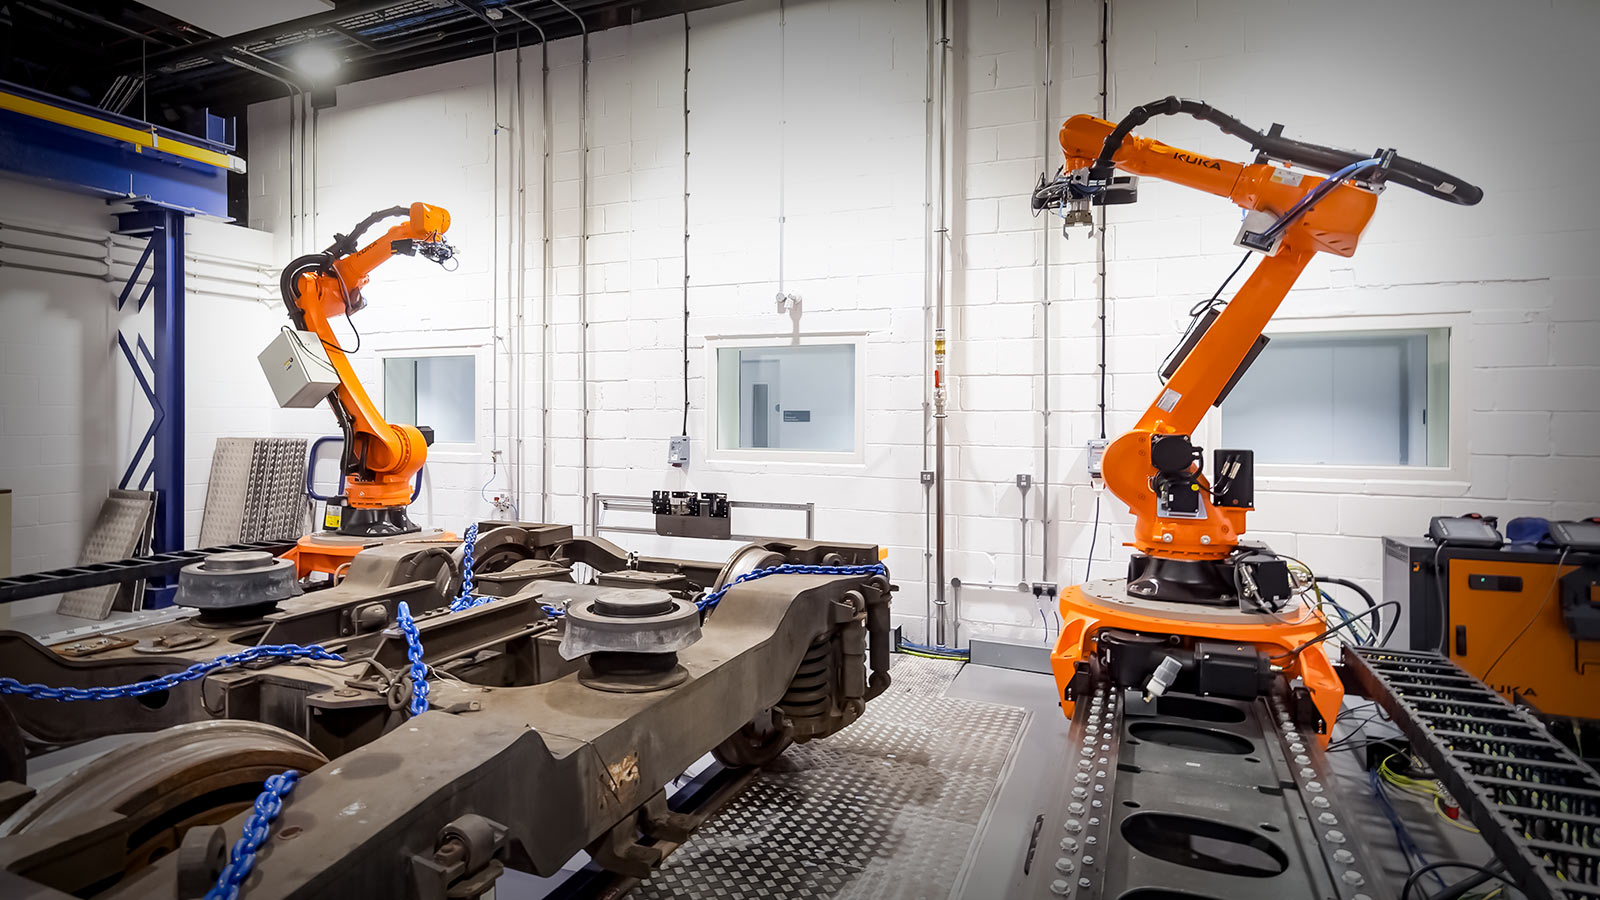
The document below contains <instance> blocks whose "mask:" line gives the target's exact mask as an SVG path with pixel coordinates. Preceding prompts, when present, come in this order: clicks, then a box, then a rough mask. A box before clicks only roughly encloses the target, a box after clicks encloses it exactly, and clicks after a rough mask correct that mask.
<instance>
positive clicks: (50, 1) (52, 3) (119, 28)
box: [29, 0, 171, 46]
mask: <svg viewBox="0 0 1600 900" xmlns="http://www.w3.org/2000/svg"><path fill="white" fill-rule="evenodd" d="M29 2H31V3H42V4H44V5H45V6H48V7H50V8H51V9H54V10H59V11H60V12H64V13H70V14H72V15H74V16H77V17H78V18H80V19H85V20H87V21H90V22H93V23H95V24H96V25H100V26H103V27H105V28H109V29H111V30H112V31H116V32H119V33H121V34H124V35H127V36H128V37H131V38H133V39H134V40H137V41H142V42H144V43H146V44H160V45H162V46H171V45H170V44H168V43H167V42H166V41H158V40H156V39H155V38H153V37H150V36H149V35H147V34H144V33H142V32H139V31H136V30H134V29H132V28H129V27H127V26H126V25H122V24H119V23H117V22H113V21H111V20H110V19H107V18H105V17H104V16H98V15H95V14H94V13H92V12H88V11H85V10H81V9H77V8H75V7H73V6H70V5H68V4H66V3H62V2H60V0H29Z"/></svg>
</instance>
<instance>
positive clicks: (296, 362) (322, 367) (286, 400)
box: [256, 328, 339, 409]
mask: <svg viewBox="0 0 1600 900" xmlns="http://www.w3.org/2000/svg"><path fill="white" fill-rule="evenodd" d="M256 359H257V360H258V361H260V363H261V371H263V372H265V373H266V375H267V383H268V384H270V385H272V393H273V395H274V396H276V397H277V398H278V405H279V406H281V407H283V408H284V409H310V408H312V407H314V406H316V405H317V404H319V403H321V402H322V401H323V399H324V398H326V397H327V396H328V394H329V392H331V391H332V390H333V389H334V388H336V387H338V386H339V373H338V372H336V371H334V368H333V363H331V362H329V361H328V353H327V351H326V350H323V349H322V340H321V339H320V338H318V337H317V336H316V335H315V334H312V333H311V332H309V331H290V330H289V329H287V328H285V329H283V330H282V331H279V332H278V336H277V337H276V338H273V340H272V343H270V344H268V345H267V349H265V350H263V351H261V355H260V356H258V357H256Z"/></svg>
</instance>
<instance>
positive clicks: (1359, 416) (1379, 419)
mask: <svg viewBox="0 0 1600 900" xmlns="http://www.w3.org/2000/svg"><path fill="white" fill-rule="evenodd" d="M1449 338H1450V330H1449V329H1448V328H1431V329H1423V330H1411V331H1356V332H1321V333H1311V334H1280V335H1274V336H1272V342H1271V343H1269V344H1268V345H1267V347H1266V349H1265V350H1263V351H1262V352H1261V355H1260V356H1259V357H1258V358H1257V359H1256V361H1255V363H1254V365H1252V366H1251V367H1250V370H1249V371H1248V372H1246V373H1245V375H1244V377H1243V378H1241V379H1239V383H1238V384H1237V385H1235V386H1234V389H1233V392H1232V393H1231V394H1229V395H1228V398H1227V399H1226V400H1225V401H1224V402H1223V405H1222V442H1223V444H1224V445H1226V446H1228V447H1236V448H1241V449H1249V450H1254V451H1255V453H1256V461H1257V462H1258V463H1261V464H1264V465H1272V464H1291V465H1306V464H1311V465H1317V464H1321V465H1336V466H1447V465H1449V460H1450V449H1449V433H1450V427H1449V409H1450V403H1449V343H1450V341H1449Z"/></svg>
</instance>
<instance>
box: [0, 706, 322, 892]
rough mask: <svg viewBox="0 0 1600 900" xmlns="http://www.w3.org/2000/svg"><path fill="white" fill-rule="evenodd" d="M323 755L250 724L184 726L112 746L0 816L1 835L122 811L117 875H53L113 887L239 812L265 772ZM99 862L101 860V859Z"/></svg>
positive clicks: (318, 760)
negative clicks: (188, 835)
mask: <svg viewBox="0 0 1600 900" xmlns="http://www.w3.org/2000/svg"><path fill="white" fill-rule="evenodd" d="M327 761H328V760H327V757H325V756H323V755H322V754H321V753H320V752H318V751H317V749H316V748H315V747H313V746H311V744H309V743H307V742H306V741H304V740H302V739H301V738H299V737H296V736H295V735H293V734H291V733H289V732H287V731H284V730H283V729H281V728H275V727H273V726H271V725H263V724H261V723H259V722H246V721H237V720H223V721H215V722H192V723H189V724H186V725H178V726H175V727H173V728H167V729H165V730H162V731H158V732H156V733H155V734H153V735H151V736H150V737H149V738H147V739H145V740H141V741H136V742H134V743H131V744H127V745H124V746H122V747H119V748H117V749H115V750H112V751H111V752H109V753H107V754H105V755H103V756H101V757H99V758H97V759H95V760H94V761H93V762H91V763H89V764H88V765H86V766H84V767H83V768H81V769H79V770H77V771H76V772H73V773H72V774H71V775H68V776H66V777H65V778H63V779H61V780H60V781H58V782H56V783H55V784H52V785H51V786H49V787H48V788H46V789H44V790H43V791H41V792H40V793H39V795H38V796H37V797H35V798H33V799H32V800H30V801H29V802H28V803H27V805H25V806H23V807H22V808H21V809H19V810H17V811H16V813H14V814H13V815H12V816H11V817H10V818H8V819H6V820H5V821H4V822H0V836H10V835H20V834H28V833H30V832H31V833H44V832H47V831H49V830H51V829H52V828H55V827H57V826H65V827H71V823H72V820H73V819H75V818H77V817H80V816H82V815H83V814H84V813H91V812H105V811H109V812H115V813H119V814H121V815H122V816H123V817H124V819H123V822H124V823H125V827H124V828H122V829H121V831H120V834H121V835H122V840H123V844H122V846H121V847H120V848H119V849H120V851H121V870H120V871H106V870H98V871H84V870H83V869H82V868H79V869H76V870H70V871H65V872H62V873H61V877H63V878H71V879H73V881H74V883H72V884H54V885H51V886H52V887H54V888H56V889H57V890H61V891H66V892H69V893H80V892H83V893H92V892H97V891H99V890H104V889H105V888H108V887H110V886H111V885H113V884H115V882H116V879H117V878H118V877H121V876H128V875H132V874H134V873H136V872H138V871H139V870H141V869H143V868H144V867H146V866H148V865H149V864H150V863H151V862H153V861H154V860H156V859H159V858H160V857H162V856H165V855H166V854H168V853H172V852H174V851H176V850H177V849H178V847H179V845H180V844H181V843H182V841H183V837H184V834H185V832H187V831H188V830H189V829H190V828H193V827H195V826H197V825H219V824H222V823H223V822H226V821H228V820H229V819H231V818H233V817H234V816H235V815H237V814H238V813H240V812H243V811H244V810H246V809H248V808H249V807H250V805H251V804H252V803H254V802H255V798H256V795H257V794H259V793H260V792H261V788H262V785H263V783H264V782H265V781H266V780H267V778H268V777H269V776H272V775H277V774H279V773H282V772H284V771H286V770H288V769H295V770H297V771H300V772H310V771H312V770H314V769H316V768H318V767H319V766H321V765H322V764H323V763H326V762H327ZM102 858H104V857H102Z"/></svg>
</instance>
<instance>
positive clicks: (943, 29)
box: [933, 0, 950, 647]
mask: <svg viewBox="0 0 1600 900" xmlns="http://www.w3.org/2000/svg"><path fill="white" fill-rule="evenodd" d="M937 2H938V26H939V28H938V40H937V41H936V46H937V49H938V59H939V74H938V82H939V84H938V102H939V105H938V120H939V152H938V177H939V187H938V190H937V191H936V194H935V196H936V197H937V205H936V212H935V217H934V218H935V228H934V235H933V240H934V245H935V247H936V251H935V254H934V256H935V266H934V285H935V287H934V306H933V311H934V321H933V353H934V370H933V379H934V383H933V435H934V451H933V452H934V459H933V482H934V484H933V494H934V512H933V530H934V578H935V579H936V581H935V587H934V592H935V593H934V601H933V603H934V606H935V608H936V609H935V612H936V615H935V617H934V619H935V621H934V645H935V646H939V647H942V646H944V644H945V634H946V621H945V620H946V605H947V604H946V600H945V595H944V593H945V576H944V568H945V567H944V564H945V486H944V479H945V458H944V457H945V452H944V449H945V448H944V443H945V433H944V420H945V416H946V412H945V396H946V390H947V385H946V384H945V383H944V377H945V374H944V371H943V370H944V360H945V299H946V298H945V277H944V267H945V249H946V245H947V243H948V242H949V237H950V229H949V225H948V223H947V221H946V208H945V192H946V189H945V175H946V169H948V168H949V162H948V158H947V156H948V149H949V148H948V143H949V112H950V111H949V104H948V93H949V91H948V84H949V80H950V78H949V68H950V59H949V57H950V6H949V3H948V0H937Z"/></svg>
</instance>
